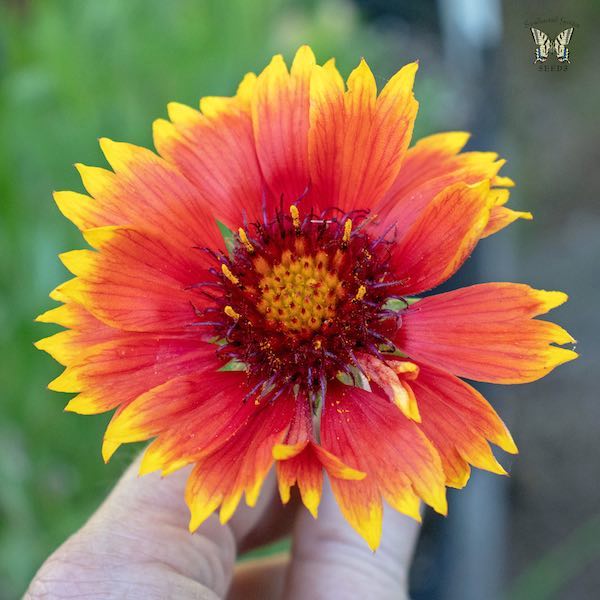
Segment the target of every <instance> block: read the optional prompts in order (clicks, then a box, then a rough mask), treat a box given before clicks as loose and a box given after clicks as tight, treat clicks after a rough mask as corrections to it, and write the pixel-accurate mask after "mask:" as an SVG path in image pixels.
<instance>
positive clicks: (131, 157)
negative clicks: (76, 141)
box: [55, 138, 223, 251]
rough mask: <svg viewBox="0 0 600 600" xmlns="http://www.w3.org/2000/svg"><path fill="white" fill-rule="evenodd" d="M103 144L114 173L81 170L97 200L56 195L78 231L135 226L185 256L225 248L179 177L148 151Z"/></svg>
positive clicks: (207, 213)
mask: <svg viewBox="0 0 600 600" xmlns="http://www.w3.org/2000/svg"><path fill="white" fill-rule="evenodd" d="M100 145H101V146H102V150H103V151H104V153H105V155H106V158H107V159H108V161H109V163H110V164H111V166H112V167H113V169H114V170H115V173H112V172H111V171H107V170H105V169H99V168H96V167H86V166H84V165H77V168H78V169H79V172H80V174H81V177H82V179H83V183H84V185H85V187H86V189H87V191H88V192H89V193H90V195H91V196H93V199H92V198H89V197H87V196H84V195H82V194H76V193H74V192H57V193H56V194H55V200H56V202H57V204H58V207H59V208H60V210H61V211H62V212H63V214H64V215H65V216H66V217H67V218H69V219H71V220H72V221H73V222H74V223H75V224H76V225H77V226H78V227H79V228H80V229H89V228H92V227H104V226H107V225H133V226H137V227H142V228H143V229H146V230H150V231H152V230H153V231H155V232H158V233H159V234H161V235H163V236H165V235H167V236H168V237H169V240H170V241H171V243H172V244H173V245H175V246H178V247H180V248H184V249H185V250H186V251H187V250H188V249H189V248H191V247H192V246H211V247H213V248H222V247H223V241H222V236H221V234H220V232H219V228H218V226H217V222H216V220H215V219H214V217H213V216H212V214H211V212H210V210H209V205H208V204H207V202H206V200H204V199H203V198H202V197H201V196H200V195H199V194H198V191H197V190H196V189H195V188H194V186H193V185H192V184H191V183H190V182H189V180H187V179H186V178H185V177H183V175H182V174H181V173H179V172H178V171H177V170H176V169H174V168H173V167H172V166H171V165H169V164H168V163H167V162H166V161H164V160H162V159H161V158H160V157H158V156H156V155H155V154H154V153H153V152H151V151H150V150H147V149H146V148H140V147H138V146H134V145H132V144H125V143H118V142H112V141H110V140H108V139H106V138H103V139H101V140H100Z"/></svg>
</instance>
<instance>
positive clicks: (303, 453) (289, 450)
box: [273, 398, 365, 518]
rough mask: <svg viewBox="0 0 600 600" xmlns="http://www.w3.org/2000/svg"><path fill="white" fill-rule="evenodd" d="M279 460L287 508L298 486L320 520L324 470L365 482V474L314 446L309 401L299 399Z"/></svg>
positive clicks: (276, 452)
mask: <svg viewBox="0 0 600 600" xmlns="http://www.w3.org/2000/svg"><path fill="white" fill-rule="evenodd" d="M273 456H274V457H275V458H276V459H277V477H278V481H279V493H280V496H281V500H282V502H283V503H284V504H285V503H287V502H289V499H290V488H291V486H293V485H294V484H295V483H297V484H298V488H299V490H300V495H301V497H302V502H303V503H304V506H306V508H307V509H308V510H309V511H310V513H311V514H312V515H313V517H315V518H316V517H317V511H318V507H319V502H320V500H321V491H322V487H323V467H325V469H327V471H328V473H329V474H330V476H332V477H337V478H340V479H353V480H359V479H363V478H364V476H365V473H362V472H360V471H357V470H356V469H352V468H350V467H348V466H347V465H345V464H344V463H342V461H340V459H339V458H337V457H336V456H334V455H333V454H331V452H327V450H325V449H324V448H322V447H321V446H319V445H318V444H316V443H315V442H314V439H313V436H312V420H311V410H310V407H309V404H308V401H307V400H305V399H304V400H303V399H301V398H297V399H296V411H295V415H294V419H293V420H292V423H291V426H290V430H289V432H288V435H287V438H286V441H285V444H279V445H277V446H275V447H274V449H273Z"/></svg>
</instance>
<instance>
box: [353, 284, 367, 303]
mask: <svg viewBox="0 0 600 600" xmlns="http://www.w3.org/2000/svg"><path fill="white" fill-rule="evenodd" d="M366 293H367V288H366V287H365V286H364V285H361V286H360V287H359V288H358V292H356V296H354V299H355V300H356V301H360V300H362V299H363V298H364V297H365V294H366Z"/></svg>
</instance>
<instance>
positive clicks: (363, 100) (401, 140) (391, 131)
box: [309, 60, 418, 211]
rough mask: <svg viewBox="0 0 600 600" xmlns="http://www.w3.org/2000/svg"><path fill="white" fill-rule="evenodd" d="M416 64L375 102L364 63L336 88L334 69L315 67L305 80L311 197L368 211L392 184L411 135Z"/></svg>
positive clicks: (324, 204) (372, 83)
mask: <svg viewBox="0 0 600 600" xmlns="http://www.w3.org/2000/svg"><path fill="white" fill-rule="evenodd" d="M416 70H417V64H416V63H412V64H409V65H407V66H405V67H404V68H403V69H401V70H400V71H399V72H398V73H396V75H394V77H392V79H390V81H389V82H388V83H387V84H386V86H385V87H384V89H383V90H382V92H381V94H380V95H379V97H378V98H377V86H376V84H375V78H374V77H373V74H372V73H371V70H370V69H369V67H368V66H367V63H366V62H364V60H363V61H361V63H360V65H359V66H358V67H357V68H356V69H355V70H354V71H353V72H352V74H351V75H350V77H349V78H348V91H347V92H345V93H344V91H343V87H340V84H339V79H338V76H337V72H336V71H335V68H327V66H326V67H323V68H319V67H317V68H315V70H314V74H313V79H312V82H311V115H310V121H311V128H310V131H309V157H310V169H311V183H312V191H311V197H312V198H314V199H315V201H316V202H317V203H318V204H320V205H321V207H322V208H325V207H328V206H338V207H340V208H341V209H343V210H344V211H351V210H352V209H355V208H365V207H371V206H373V205H374V203H375V202H376V201H377V200H378V199H379V198H381V197H382V196H383V194H384V193H385V191H386V190H387V189H388V187H389V186H390V185H391V184H392V182H393V181H394V178H395V177H396V175H397V174H398V171H399V170H400V166H401V164H402V161H403V159H404V155H405V152H406V148H407V147H408V144H409V142H410V138H411V136H412V129H413V124H414V119H415V117H416V113H417V107H418V104H417V102H416V100H415V99H414V97H413V94H412V85H413V81H414V77H415V73H416Z"/></svg>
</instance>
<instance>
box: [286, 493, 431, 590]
mask: <svg viewBox="0 0 600 600" xmlns="http://www.w3.org/2000/svg"><path fill="white" fill-rule="evenodd" d="M385 508H386V510H385V516H384V521H383V537H382V541H381V545H380V547H379V548H378V550H377V551H376V552H371V550H369V548H368V546H367V544H366V543H365V541H364V540H363V539H362V538H361V537H360V536H359V535H358V534H357V533H356V532H355V531H354V530H353V529H351V527H350V526H349V525H348V523H347V522H346V520H345V519H344V517H343V516H342V515H341V513H340V511H339V508H338V506H337V504H336V501H335V499H334V497H333V493H332V491H331V487H330V485H329V483H328V482H325V485H324V486H323V497H322V500H321V504H320V507H319V518H318V519H316V520H315V519H313V518H312V517H311V516H310V515H309V514H308V513H307V512H306V511H303V512H301V513H300V514H299V516H298V520H297V522H296V527H295V530H294V546H293V549H292V562H291V566H290V571H289V575H288V579H287V582H286V593H285V595H284V597H285V598H286V600H325V599H328V598H336V600H337V599H339V600H346V599H352V598H361V599H365V600H366V599H373V600H387V599H390V600H391V599H392V598H393V599H394V600H398V599H402V598H408V594H407V588H408V571H409V567H410V563H411V560H412V555H413V551H414V547H415V543H416V540H417V535H418V532H419V525H418V523H416V522H415V521H414V520H413V519H410V518H409V517H406V516H404V515H401V514H400V513H398V512H396V511H395V510H393V509H391V508H390V507H388V506H386V507H385Z"/></svg>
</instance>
